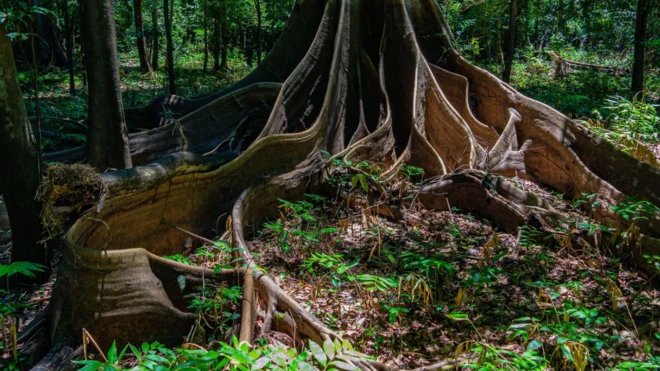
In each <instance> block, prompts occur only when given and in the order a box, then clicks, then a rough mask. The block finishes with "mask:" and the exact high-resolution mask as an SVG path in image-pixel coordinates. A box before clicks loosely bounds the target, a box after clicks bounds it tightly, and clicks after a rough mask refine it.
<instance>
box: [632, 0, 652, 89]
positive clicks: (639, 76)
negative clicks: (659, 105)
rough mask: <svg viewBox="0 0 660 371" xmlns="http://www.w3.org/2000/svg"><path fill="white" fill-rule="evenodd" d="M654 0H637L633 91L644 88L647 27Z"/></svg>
mask: <svg viewBox="0 0 660 371" xmlns="http://www.w3.org/2000/svg"><path fill="white" fill-rule="evenodd" d="M651 1H653V0H637V15H636V18H635V55H634V59H633V71H632V86H631V90H632V92H633V93H639V92H641V91H643V90H644V65H645V63H644V53H645V52H646V29H647V27H648V23H649V13H650V10H651V9H650V8H651V7H650V2H651Z"/></svg>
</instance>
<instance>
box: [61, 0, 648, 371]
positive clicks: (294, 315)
mask: <svg viewBox="0 0 660 371" xmlns="http://www.w3.org/2000/svg"><path fill="white" fill-rule="evenodd" d="M166 1H167V0H166ZM295 4H296V7H295V9H294V11H293V13H292V15H291V18H290V21H289V22H290V23H289V26H288V27H287V28H286V29H285V30H284V32H283V34H282V36H281V38H280V39H279V40H278V42H277V43H276V45H275V46H274V48H273V49H272V50H271V51H270V53H268V55H267V56H266V57H265V58H264V60H263V61H262V63H261V65H259V66H258V67H257V68H256V69H255V70H254V71H253V72H252V73H250V75H248V76H247V77H245V78H244V79H243V80H241V81H239V82H237V83H236V84H234V85H233V86H231V87H229V88H227V89H225V90H223V91H221V92H218V93H215V94H213V95H211V96H209V97H206V98H205V100H204V102H200V100H185V99H172V97H171V96H167V97H165V98H164V99H163V98H159V100H157V101H155V102H153V103H152V105H150V106H149V107H148V108H147V109H145V111H146V112H149V113H151V114H153V112H154V111H155V110H159V109H163V110H167V113H168V114H170V115H171V114H172V112H176V113H182V115H183V116H182V117H180V118H178V119H177V122H176V123H171V122H170V123H168V124H167V125H166V126H164V127H159V128H155V129H153V130H150V131H148V132H144V133H139V135H136V136H134V137H133V138H135V139H136V140H137V139H138V138H139V139H140V140H141V141H142V142H141V143H142V145H143V147H142V148H139V149H138V151H137V152H140V156H145V157H144V158H146V157H148V156H146V155H147V154H148V155H150V156H155V157H156V158H158V157H159V156H160V155H161V154H170V155H167V156H164V157H162V158H160V159H158V160H157V161H155V162H153V163H150V164H148V165H145V166H138V167H136V168H135V169H132V170H131V171H116V172H110V173H105V174H101V175H100V178H101V182H102V183H103V184H104V186H105V187H107V190H108V195H109V196H108V197H107V198H106V199H105V201H104V202H103V204H102V205H99V206H97V207H94V208H92V209H91V210H90V211H89V212H88V213H87V214H85V215H84V216H83V217H81V218H79V219H78V220H77V221H76V222H75V223H74V224H73V226H72V228H71V229H70V231H69V233H68V234H67V238H66V244H67V249H65V251H66V252H67V254H66V256H65V257H64V258H63V262H62V264H63V267H62V268H61V271H60V272H62V273H61V276H60V277H58V280H57V284H56V287H55V289H54V291H53V295H52V301H51V306H52V312H53V313H54V314H53V315H51V321H52V323H51V324H50V328H52V329H54V331H53V333H52V335H51V336H52V337H53V338H61V337H66V336H73V337H77V336H79V334H80V332H81V329H82V328H85V329H87V330H89V331H91V333H92V334H94V336H95V339H96V340H97V342H98V343H99V344H100V345H101V347H102V349H107V347H108V346H110V344H112V342H113V341H114V340H116V341H117V345H118V346H119V347H122V346H123V345H124V344H126V343H127V342H130V343H132V344H140V343H142V342H144V341H154V340H158V341H159V342H161V343H164V344H166V345H176V344H180V343H181V339H182V337H184V336H186V334H188V333H189V331H190V326H191V325H192V324H193V323H195V320H196V319H197V316H196V315H195V314H194V313H192V312H190V310H189V309H188V308H189V298H188V296H187V295H188V294H189V293H191V292H195V290H196V289H198V288H199V287H200V286H201V285H203V284H207V285H208V284H211V285H218V286H219V285H221V284H226V285H228V286H229V287H231V286H233V285H242V286H243V288H244V298H243V299H244V300H243V302H242V303H243V306H242V309H241V314H240V318H241V322H240V333H239V341H246V342H248V343H251V342H252V341H253V340H254V338H255V336H254V334H255V332H254V331H255V326H256V323H257V319H258V323H259V324H261V327H260V330H261V331H262V332H263V333H267V332H269V331H271V330H274V331H280V332H285V333H287V334H288V335H289V336H291V337H292V338H294V339H296V340H298V341H304V340H306V339H311V340H313V341H315V342H317V343H321V342H322V341H323V340H324V339H333V338H336V336H337V335H336V334H335V333H334V332H333V331H332V330H330V329H329V328H328V327H327V326H325V325H324V324H323V323H322V322H321V321H319V320H318V319H316V318H315V317H314V316H312V315H311V314H310V313H308V312H307V311H306V310H305V309H304V308H303V307H302V306H301V305H300V304H298V303H297V302H296V300H294V298H292V297H291V296H290V295H288V294H287V293H286V292H285V291H284V290H282V289H281V288H280V287H279V286H278V284H277V283H276V282H275V281H274V280H273V279H271V278H269V277H268V275H267V274H266V273H264V272H263V271H262V270H260V269H258V267H256V266H255V265H254V259H253V257H252V255H251V253H250V251H249V245H248V244H247V243H246V237H247V236H246V235H245V234H246V230H245V229H246V227H247V226H248V225H255V224H258V223H260V221H263V220H264V219H265V218H269V217H272V216H277V215H279V211H278V210H279V209H278V206H279V201H278V199H287V200H295V199H297V198H301V197H304V194H305V193H314V192H316V191H319V190H323V189H327V187H330V190H329V194H332V195H336V194H337V193H339V191H340V190H339V189H336V188H332V187H333V186H332V184H330V182H327V178H328V177H327V172H325V170H326V165H327V164H328V163H332V161H328V159H327V157H325V156H327V154H330V156H332V158H334V159H343V160H344V162H343V163H345V164H349V163H360V162H361V161H372V162H373V163H377V164H379V165H380V166H382V167H383V173H382V174H381V175H380V176H379V177H376V179H375V180H374V182H373V183H374V184H371V183H370V185H369V187H368V189H369V190H368V195H367V197H366V198H365V201H369V200H375V199H380V200H382V199H385V200H387V199H390V200H394V201H393V202H397V203H399V202H400V200H401V199H400V198H397V197H398V196H399V195H400V193H401V192H403V191H401V188H397V184H398V183H395V182H394V181H392V182H391V183H390V180H391V179H395V178H396V176H397V174H398V173H399V172H400V170H401V167H402V166H404V165H412V166H416V167H420V168H422V169H423V170H424V175H425V177H426V178H427V179H432V181H430V182H428V183H424V184H423V185H422V186H421V187H420V188H419V189H416V190H415V191H414V192H412V190H410V191H411V193H413V194H415V195H419V198H418V200H416V202H417V201H419V202H420V203H421V205H422V206H423V207H425V208H426V209H429V210H431V209H434V210H447V209H448V208H449V207H450V206H449V205H451V206H455V207H458V208H460V209H461V210H465V211H471V212H476V213H480V214H481V215H483V216H484V217H486V218H489V219H491V220H492V221H493V222H494V223H493V225H494V226H497V227H498V228H500V229H502V230H505V231H508V232H516V231H518V230H519V228H522V227H523V226H524V225H526V224H527V223H531V222H533V223H541V224H543V225H547V226H548V228H550V229H552V228H557V227H558V226H560V225H563V224H562V223H563V221H564V220H566V219H565V218H566V217H565V216H564V215H563V214H561V213H560V212H558V211H557V210H555V209H554V208H553V207H552V206H551V205H549V204H547V203H546V202H545V201H543V200H542V199H541V198H540V197H537V196H535V195H534V194H533V193H530V192H526V191H523V190H520V189H519V188H517V187H516V186H514V185H513V184H512V182H509V181H507V180H506V178H507V177H514V176H519V177H522V178H524V179H528V180H534V181H536V182H538V183H541V184H544V185H546V186H548V187H549V188H552V189H554V190H556V191H557V192H560V193H562V194H564V195H565V197H566V199H569V198H572V197H579V196H580V195H582V194H584V193H586V194H598V195H599V197H600V199H601V200H602V202H601V203H599V205H596V204H595V203H594V204H593V205H588V206H587V207H589V208H592V209H591V210H590V211H591V212H592V213H593V215H594V216H595V218H596V219H597V222H598V223H600V224H603V225H605V226H607V227H611V228H617V227H620V228H621V229H619V230H627V228H629V227H630V221H626V220H624V219H622V218H620V217H618V216H617V214H616V213H614V212H613V211H612V210H611V209H610V208H609V207H608V206H609V205H614V204H617V203H620V202H621V201H622V200H625V199H626V196H627V195H636V196H637V197H639V199H645V200H648V201H649V202H651V203H653V204H655V205H660V194H658V192H657V184H660V170H659V169H657V168H654V167H652V166H650V165H648V164H645V163H641V162H639V161H637V160H636V159H634V158H633V157H631V156H629V155H628V154H626V153H624V152H622V151H620V150H618V149H616V147H614V146H613V145H612V144H610V143H608V142H606V141H604V140H602V139H600V138H599V137H597V136H595V134H594V133H593V132H591V131H590V130H587V129H586V128H585V127H583V126H582V125H580V124H579V123H577V122H575V121H572V120H571V119H569V118H568V117H566V116H564V115H562V114H561V113H559V112H557V111H555V110H554V109H552V108H550V107H549V106H547V105H545V104H542V103H539V102H537V101H535V100H533V99H530V98H527V97H525V96H523V95H522V94H520V93H519V92H517V91H516V90H515V89H513V88H511V87H510V86H509V85H507V84H505V83H503V82H502V81H501V80H500V79H498V78H497V77H495V76H494V75H492V74H490V73H489V72H487V71H485V70H483V69H481V68H477V67H475V66H473V65H471V64H470V63H469V62H468V61H467V60H465V59H464V58H463V57H462V56H461V54H460V52H459V51H458V50H457V49H456V48H455V47H454V45H453V38H452V36H451V32H450V30H449V26H448V25H447V22H446V20H445V19H444V17H443V15H442V13H441V10H440V8H439V6H438V4H437V2H436V1H435V0H386V1H359V0H354V1H344V0H304V1H296V2H295ZM367 20H368V21H367ZM363 46H374V47H372V48H369V50H365V49H364V48H363ZM275 95H277V97H275ZM173 101H174V102H173ZM204 104H206V105H204ZM199 105H202V107H199ZM255 112H257V114H255ZM156 117H158V116H156ZM264 117H266V118H264ZM165 141H167V142H166V143H164V142H165ZM148 146H151V147H152V148H150V149H149V148H145V147H148ZM136 147H137V146H136ZM175 152H176V153H175ZM204 155H205V156H204ZM153 158H154V157H149V159H153ZM391 189H397V191H396V194H393V195H390V194H388V193H389V192H391V191H390V190H391ZM53 197H55V200H57V195H54V196H53ZM93 203H94V201H92V202H90V201H87V204H88V205H89V206H92V205H93ZM225 214H226V215H231V220H228V221H226V223H224V221H223V220H221V219H219V218H218V216H220V215H225ZM657 223H658V218H653V220H650V221H649V222H648V224H644V225H641V224H640V225H639V228H640V230H639V234H638V237H636V239H635V242H634V246H630V247H629V248H623V247H622V248H621V249H620V250H621V253H622V254H625V256H629V257H630V259H632V260H633V261H634V262H635V263H638V264H639V265H640V267H641V269H644V270H645V271H648V272H651V269H655V268H654V267H652V266H651V265H650V264H648V263H647V260H646V259H644V258H643V256H644V254H653V253H652V251H653V249H656V248H657V246H660V227H658V225H659V224H657ZM223 225H226V226H227V230H226V234H227V235H228V236H230V238H229V240H230V241H231V244H232V246H231V247H232V251H233V252H235V255H234V256H233V262H235V268H234V269H233V270H224V271H219V272H211V271H208V270H205V269H203V268H200V267H192V266H185V265H182V264H179V263H176V262H172V261H169V260H166V259H163V258H162V257H161V256H163V255H173V254H177V253H181V251H182V247H183V246H185V244H186V240H187V239H188V238H189V235H188V233H189V232H192V233H194V234H196V235H200V236H207V237H208V236H215V235H216V233H222V232H223V231H222V230H220V231H217V228H218V226H223ZM110 237H111V238H110ZM137 247H139V248H137ZM622 250H625V251H622ZM656 251H657V250H656ZM365 252H368V251H365ZM365 255H366V254H365ZM99 282H103V285H99ZM181 282H185V283H186V286H185V288H184V289H183V290H182V289H181V287H180V283H181ZM127 297H129V298H131V300H125V298H127ZM257 297H258V300H255V299H257ZM90 298H96V299H94V300H90ZM264 303H266V305H264ZM98 308H104V310H106V311H107V312H108V313H112V314H113V315H112V316H109V315H108V316H99V315H98ZM257 317H258V318H257ZM282 319H285V320H282ZM117 323H122V324H123V323H130V324H131V326H117ZM356 362H358V364H356V365H355V366H356V367H359V368H361V369H377V370H379V371H384V370H390V369H391V368H389V367H387V366H384V365H378V364H377V363H374V364H372V365H370V366H367V365H363V364H359V361H356Z"/></svg>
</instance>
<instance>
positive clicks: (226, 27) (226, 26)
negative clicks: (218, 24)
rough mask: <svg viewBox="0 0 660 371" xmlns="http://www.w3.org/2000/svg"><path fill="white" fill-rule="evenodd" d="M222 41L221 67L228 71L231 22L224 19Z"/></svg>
mask: <svg viewBox="0 0 660 371" xmlns="http://www.w3.org/2000/svg"><path fill="white" fill-rule="evenodd" d="M220 40H221V41H222V50H221V52H222V60H221V62H220V67H222V69H224V70H226V69H227V68H229V65H228V63H227V53H228V52H229V22H227V20H226V19H225V17H222V33H221V34H220Z"/></svg>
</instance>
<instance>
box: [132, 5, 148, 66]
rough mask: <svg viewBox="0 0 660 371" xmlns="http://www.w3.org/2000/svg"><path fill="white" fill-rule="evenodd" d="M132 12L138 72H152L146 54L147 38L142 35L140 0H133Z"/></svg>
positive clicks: (142, 19) (142, 22) (142, 24)
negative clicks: (138, 61) (138, 60)
mask: <svg viewBox="0 0 660 371" xmlns="http://www.w3.org/2000/svg"><path fill="white" fill-rule="evenodd" d="M133 13H134V17H135V33H136V35H135V37H136V38H137V48H138V56H139V58H140V72H142V73H148V72H152V71H151V65H150V64H149V57H148V56H147V40H146V38H145V35H144V18H143V17H142V0H133Z"/></svg>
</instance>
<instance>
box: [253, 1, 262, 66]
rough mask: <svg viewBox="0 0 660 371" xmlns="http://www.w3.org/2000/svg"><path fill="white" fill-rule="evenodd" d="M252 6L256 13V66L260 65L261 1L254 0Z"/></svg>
mask: <svg viewBox="0 0 660 371" xmlns="http://www.w3.org/2000/svg"><path fill="white" fill-rule="evenodd" d="M254 6H255V9H256V11H257V37H256V39H257V64H261V28H262V26H261V24H262V17H261V0H254Z"/></svg>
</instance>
